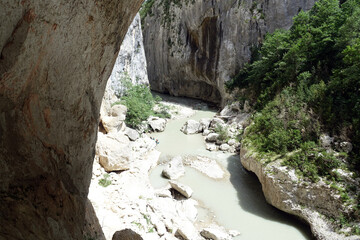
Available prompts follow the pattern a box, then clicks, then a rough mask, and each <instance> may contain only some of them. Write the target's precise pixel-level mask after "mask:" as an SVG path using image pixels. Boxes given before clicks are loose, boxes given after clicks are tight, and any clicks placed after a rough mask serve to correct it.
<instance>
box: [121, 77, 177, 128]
mask: <svg viewBox="0 0 360 240" xmlns="http://www.w3.org/2000/svg"><path fill="white" fill-rule="evenodd" d="M122 85H123V86H124V88H125V91H124V95H123V96H122V97H121V98H120V101H119V102H116V103H115V104H124V105H125V106H126V107H127V109H128V111H127V113H126V119H125V123H126V124H127V125H128V126H130V127H132V128H138V127H139V126H140V124H141V123H142V122H143V121H145V120H147V119H148V118H149V116H151V115H154V116H159V117H163V118H169V117H171V116H170V114H169V113H168V111H167V110H168V109H167V108H166V107H165V106H162V105H161V104H159V102H160V101H161V98H160V97H159V96H157V97H155V98H154V97H153V95H152V94H151V91H150V88H149V86H147V85H144V84H137V85H134V84H132V83H131V81H130V79H129V78H123V79H122ZM156 104H159V106H160V111H159V112H155V111H154V110H153V108H154V106H155V105H156Z"/></svg>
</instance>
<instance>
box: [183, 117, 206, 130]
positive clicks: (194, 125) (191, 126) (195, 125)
mask: <svg viewBox="0 0 360 240" xmlns="http://www.w3.org/2000/svg"><path fill="white" fill-rule="evenodd" d="M181 131H182V132H183V133H185V134H195V133H199V132H201V131H202V127H201V124H200V123H199V122H198V121H195V120H192V119H190V120H187V121H186V123H185V124H184V126H182V128H181Z"/></svg>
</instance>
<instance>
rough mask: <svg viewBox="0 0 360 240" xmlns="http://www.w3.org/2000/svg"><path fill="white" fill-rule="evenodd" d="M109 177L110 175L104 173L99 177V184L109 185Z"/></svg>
mask: <svg viewBox="0 0 360 240" xmlns="http://www.w3.org/2000/svg"><path fill="white" fill-rule="evenodd" d="M109 177H110V175H109V174H108V173H105V174H104V175H103V178H102V179H99V182H98V183H99V185H100V186H102V187H108V186H110V185H111V180H109V179H108V178H109Z"/></svg>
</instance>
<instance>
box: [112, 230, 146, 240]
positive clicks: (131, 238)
mask: <svg viewBox="0 0 360 240" xmlns="http://www.w3.org/2000/svg"><path fill="white" fill-rule="evenodd" d="M112 240H143V238H142V237H141V236H140V235H139V234H137V233H136V232H134V231H133V230H131V229H124V230H121V231H117V232H115V233H114V235H113V237H112Z"/></svg>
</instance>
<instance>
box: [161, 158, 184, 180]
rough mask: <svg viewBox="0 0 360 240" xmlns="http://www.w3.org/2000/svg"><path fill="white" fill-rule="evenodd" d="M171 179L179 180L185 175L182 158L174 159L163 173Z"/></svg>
mask: <svg viewBox="0 0 360 240" xmlns="http://www.w3.org/2000/svg"><path fill="white" fill-rule="evenodd" d="M161 174H162V175H163V176H164V177H166V178H169V179H178V178H179V177H181V176H183V175H184V174H185V167H184V165H183V162H182V158H181V157H180V156H177V157H174V158H173V159H172V160H171V161H170V162H169V163H168V164H167V165H166V167H165V168H164V170H163V171H162V173H161Z"/></svg>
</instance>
